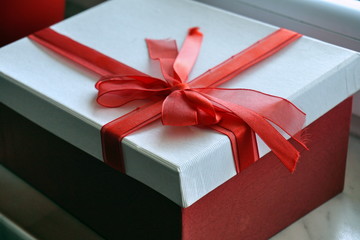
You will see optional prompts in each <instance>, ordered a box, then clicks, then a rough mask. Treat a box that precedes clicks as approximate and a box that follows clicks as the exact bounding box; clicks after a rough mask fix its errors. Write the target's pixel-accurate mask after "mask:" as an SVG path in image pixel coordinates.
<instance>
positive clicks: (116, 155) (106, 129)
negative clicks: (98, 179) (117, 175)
mask: <svg viewBox="0 0 360 240" xmlns="http://www.w3.org/2000/svg"><path fill="white" fill-rule="evenodd" d="M161 107H162V101H158V102H155V103H150V104H147V105H144V106H142V107H140V108H137V109H135V110H133V111H131V112H129V113H128V114H126V115H123V116H122V117H120V118H117V119H115V120H113V121H112V122H110V123H108V124H106V125H104V126H103V127H102V129H101V139H102V147H103V158H104V161H105V163H106V164H107V165H109V166H111V167H112V168H114V169H116V170H118V171H120V172H122V173H125V164H124V157H123V154H122V153H123V152H122V146H121V140H122V139H123V138H124V137H126V136H127V135H129V134H131V133H133V132H135V131H137V130H138V129H140V128H142V127H144V126H146V125H148V124H150V123H152V122H154V121H156V120H158V119H159V118H160V117H161Z"/></svg>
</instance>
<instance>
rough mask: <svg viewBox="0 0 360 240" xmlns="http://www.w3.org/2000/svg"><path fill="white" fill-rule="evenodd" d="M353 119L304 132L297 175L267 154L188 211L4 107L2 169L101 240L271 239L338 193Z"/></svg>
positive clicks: (346, 114) (336, 119)
mask: <svg viewBox="0 0 360 240" xmlns="http://www.w3.org/2000/svg"><path fill="white" fill-rule="evenodd" d="M350 116H351V99H350V98H349V99H347V100H345V101H344V102H342V103H340V104H339V105H338V106H336V107H335V108H334V109H332V110H331V111H329V112H328V113H326V114H325V115H324V116H322V117H321V118H319V119H318V120H317V121H316V122H314V123H313V124H311V125H310V126H309V127H308V129H307V134H308V135H309V137H310V139H311V142H310V143H309V144H308V146H309V148H310V151H303V152H302V156H301V158H300V162H299V164H298V167H297V169H296V171H295V173H294V174H290V173H289V172H288V171H287V170H286V169H285V167H283V166H282V165H281V164H280V162H279V161H278V160H277V159H276V158H275V157H274V155H273V154H272V153H269V154H267V155H266V156H264V157H263V158H262V159H260V160H259V161H258V162H257V163H255V164H254V165H253V166H251V167H250V168H248V169H246V170H245V171H244V172H242V173H241V174H239V175H237V176H235V177H234V178H232V179H230V180H229V181H227V182H226V183H224V184H223V185H222V186H220V187H219V188H217V189H215V190H214V191H212V192H210V193H209V194H208V195H206V196H205V197H204V198H202V199H200V200H199V201H198V202H196V203H195V204H193V205H192V206H190V207H188V208H186V209H181V208H180V207H179V206H177V205H175V204H174V203H173V202H171V201H170V200H168V199H166V198H165V197H164V196H162V195H160V194H159V193H157V192H155V191H153V190H152V189H150V188H148V187H146V186H145V185H143V184H141V183H139V182H137V181H136V180H134V179H131V178H130V177H128V176H125V175H122V174H119V173H118V172H116V171H114V170H112V169H111V168H109V167H107V166H105V165H104V164H103V163H101V162H100V161H99V160H97V159H95V158H93V157H91V156H89V155H88V154H86V153H84V152H82V151H81V150H79V149H77V148H75V147H74V146H72V145H70V144H69V143H67V142H65V141H63V140H61V139H59V138H58V137H56V136H54V135H52V134H51V133H49V132H47V131H46V130H44V129H42V128H40V127H39V126H37V125H35V124H33V123H32V122H30V121H29V120H27V119H25V118H24V117H22V116H20V115H19V114H17V113H15V112H13V111H12V110H10V109H8V108H7V107H5V106H0V120H1V122H0V147H1V148H0V163H1V164H3V165H4V166H6V167H7V168H9V169H11V170H12V171H14V172H15V173H16V174H18V175H19V176H20V177H22V178H24V179H25V180H26V181H28V182H29V183H30V184H32V185H33V186H35V187H36V188H37V189H39V190H40V191H41V192H43V193H44V194H46V195H47V196H48V197H49V198H51V199H52V200H53V201H55V202H56V203H57V204H59V205H60V206H61V207H63V208H64V209H65V210H67V211H68V212H70V213H71V214H72V215H74V216H75V217H76V218H78V219H79V220H80V221H82V222H83V223H84V224H86V225H88V226H89V227H91V228H92V229H93V230H95V231H96V232H97V233H98V234H99V235H101V236H103V237H104V238H106V239H157V240H158V239H166V240H168V239H183V240H201V239H207V240H209V239H210V240H211V239H226V240H231V239H236V240H237V239H242V240H244V239H268V238H269V237H271V236H272V235H274V234H276V233H277V232H278V231H280V230H281V229H283V228H285V227H286V226H288V225H289V224H291V223H292V222H294V221H295V220H297V219H299V218H300V217H302V216H303V215H305V214H306V213H308V212H309V211H311V210H312V209H314V208H316V207H317V206H319V205H321V204H322V203H323V202H325V201H327V200H328V199H330V198H331V197H333V196H335V195H336V194H338V193H340V192H341V191H342V189H343V184H344V173H345V162H346V154H347V145H348V136H349V123H350ZM74 183H76V184H74Z"/></svg>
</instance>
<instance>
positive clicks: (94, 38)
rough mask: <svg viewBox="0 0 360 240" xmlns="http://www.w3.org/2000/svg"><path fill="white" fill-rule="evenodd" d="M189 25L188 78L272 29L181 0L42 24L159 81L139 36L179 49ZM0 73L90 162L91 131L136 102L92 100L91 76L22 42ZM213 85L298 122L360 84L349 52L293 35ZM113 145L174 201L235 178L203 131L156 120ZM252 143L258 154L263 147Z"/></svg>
mask: <svg viewBox="0 0 360 240" xmlns="http://www.w3.org/2000/svg"><path fill="white" fill-rule="evenodd" d="M194 26H198V27H200V29H201V31H202V32H203V33H204V41H203V45H202V48H201V52H200V55H199V57H198V60H197V62H196V65H195V67H194V69H193V71H192V73H191V75H190V78H189V79H190V80H191V79H193V78H194V77H196V76H199V75H200V74H202V73H203V72H205V71H206V70H208V69H210V68H212V67H214V66H215V65H217V64H219V63H220V62H222V61H224V60H226V59H228V58H229V57H231V56H232V55H234V54H236V53H238V52H239V51H241V50H243V49H245V48H246V47H248V46H250V45H251V44H253V43H255V42H256V41H258V40H260V39H261V38H263V37H265V36H267V35H269V34H270V33H272V32H274V31H275V30H276V29H277V28H276V27H274V26H270V25H267V24H263V23H260V22H257V21H253V20H250V19H248V18H245V17H241V16H236V15H234V14H231V13H228V12H225V11H222V10H218V9H215V8H212V7H209V6H206V5H203V4H200V3H196V2H191V1H184V0H183V1H176V0H171V1H170V0H152V1H148V0H133V1H125V0H118V1H109V2H106V3H104V4H101V5H99V6H97V7H95V8H93V9H90V10H88V11H85V12H83V13H81V14H79V15H77V16H74V17H72V18H69V19H67V20H65V21H63V22H61V23H58V24H56V25H54V26H52V28H53V29H54V30H56V31H58V32H59V33H62V34H64V35H67V36H69V37H71V38H73V39H74V40H76V41H78V42H80V43H82V44H85V45H87V46H89V47H91V48H94V49H96V50H98V51H100V52H102V53H104V54H106V55H108V56H110V57H112V58H115V59H117V60H119V61H121V62H123V63H125V64H127V65H129V66H131V67H133V68H135V69H138V70H139V71H142V72H145V73H147V74H149V75H152V76H155V77H161V73H160V69H159V66H158V65H157V63H155V62H153V61H151V60H149V58H148V53H147V48H146V44H145V41H144V39H145V38H152V39H164V38H174V39H176V40H177V42H178V45H181V43H182V41H183V40H184V37H185V35H186V33H187V30H188V28H190V27H194ZM0 76H1V77H2V79H1V80H0V87H1V89H3V91H2V93H1V94H0V99H1V101H2V102H4V103H5V104H7V105H9V106H11V107H13V108H14V109H15V110H17V111H19V112H20V113H22V114H23V115H25V116H27V117H29V118H30V119H32V120H33V121H35V122H36V123H38V124H39V125H41V126H43V127H44V128H46V129H48V130H49V131H50V132H53V133H55V134H56V135H58V136H59V137H61V138H63V139H65V140H67V141H68V142H70V143H72V144H73V145H75V146H77V147H79V148H81V149H82V150H84V151H85V152H88V153H89V154H91V155H93V156H95V157H97V158H98V159H102V155H101V142H100V128H101V127H102V126H103V125H104V124H106V123H108V122H110V121H112V120H113V119H116V118H117V117H119V116H121V115H123V114H125V113H127V112H129V111H130V110H132V109H133V108H134V107H135V106H138V105H139V104H140V105H141V103H139V102H137V103H134V104H129V105H127V106H126V107H122V108H116V109H108V108H103V107H101V106H98V105H97V104H96V102H95V97H96V94H97V92H96V89H95V88H94V84H95V82H96V81H97V80H98V78H99V77H98V76H96V75H95V74H92V73H89V72H87V71H85V70H84V69H82V68H79V67H78V66H77V65H76V64H73V63H71V62H69V61H67V60H64V59H63V58H62V57H59V56H58V55H56V54H55V53H52V52H51V51H49V50H47V49H45V48H43V47H41V46H39V45H38V44H36V43H34V42H32V41H30V40H29V39H27V38H24V39H21V40H19V41H17V42H15V43H12V44H10V45H8V46H5V47H3V48H1V49H0ZM222 87H229V88H250V89H255V90H259V91H262V92H265V93H268V94H272V95H277V96H280V97H284V98H286V99H288V100H290V101H292V102H293V103H294V104H295V105H297V106H298V107H299V108H300V109H302V110H303V111H304V112H305V113H306V114H307V120H306V125H308V124H310V123H312V122H313V121H315V120H316V119H317V118H319V117H320V116H321V115H323V114H324V113H326V112H327V111H329V110H330V109H331V108H333V107H334V106H335V105H337V104H338V103H339V102H341V101H343V100H344V99H346V98H347V97H349V96H350V95H352V94H353V93H354V92H355V91H357V90H358V89H360V58H359V54H358V53H356V52H353V51H350V50H346V49H343V48H340V47H336V46H333V45H330V44H326V43H323V42H320V41H317V40H314V39H311V38H308V37H302V38H301V39H299V40H298V41H296V42H295V43H293V44H291V45H290V46H288V47H286V49H284V50H282V51H281V52H279V53H277V54H276V55H274V56H272V57H271V59H267V60H265V61H263V62H261V63H259V64H258V65H256V66H254V67H252V68H251V69H249V70H247V71H246V72H244V73H242V74H241V75H239V76H238V77H236V78H235V79H234V80H232V81H231V82H228V83H226V84H223V85H222ZM122 144H123V149H124V155H125V165H126V169H127V174H128V175H130V176H132V177H134V178H136V179H138V180H139V181H141V182H143V183H144V184H146V185H148V186H150V187H152V188H153V189H155V190H157V191H159V192H160V193H162V194H163V195H165V196H167V197H168V198H169V199H171V200H173V201H174V202H176V203H177V204H179V205H180V206H183V207H187V206H190V205H191V204H193V203H194V202H196V201H197V200H199V199H200V198H201V197H203V196H204V195H206V194H207V193H209V192H210V191H212V190H213V189H215V188H216V187H218V186H219V185H221V184H223V183H224V182H225V181H227V180H228V179H230V178H231V177H233V176H234V175H235V174H236V172H235V168H234V163H233V159H232V153H231V149H230V144H229V140H228V138H227V137H226V136H224V135H221V134H219V133H216V132H214V131H211V130H204V129H199V128H196V127H169V126H162V125H161V123H160V122H156V123H154V124H151V125H149V126H147V127H145V128H143V129H141V130H139V131H137V132H136V133H134V134H132V135H130V136H128V137H126V138H125V139H124V140H123V142H122ZM258 144H259V149H260V155H261V156H263V155H264V154H266V153H267V152H269V149H268V148H267V147H266V146H264V144H263V143H262V142H261V141H259V143H258ZM279 164H281V163H280V162H279ZM284 169H285V167H284ZM289 174H290V173H289Z"/></svg>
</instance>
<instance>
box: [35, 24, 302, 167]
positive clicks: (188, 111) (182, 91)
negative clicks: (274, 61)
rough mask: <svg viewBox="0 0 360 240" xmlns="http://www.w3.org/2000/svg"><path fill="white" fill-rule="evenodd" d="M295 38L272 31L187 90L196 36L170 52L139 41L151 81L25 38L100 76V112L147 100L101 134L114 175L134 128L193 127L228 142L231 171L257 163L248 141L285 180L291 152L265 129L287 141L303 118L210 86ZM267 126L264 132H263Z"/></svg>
mask: <svg viewBox="0 0 360 240" xmlns="http://www.w3.org/2000/svg"><path fill="white" fill-rule="evenodd" d="M299 37H301V35H300V34H298V33H295V32H292V31H289V30H286V29H279V30H277V31H275V32H274V33H272V34H271V35H269V36H267V37H265V38H264V39H262V40H260V41H259V42H257V43H255V44H253V45H252V46H250V47H249V48H247V49H245V50H244V51H242V52H240V53H238V54H236V55H234V56H233V57H231V58H230V59H228V60H226V61H225V62H223V63H221V64H220V65H218V66H216V67H214V68H213V69H210V70H208V71H207V72H205V73H204V74H202V75H200V76H199V77H197V78H195V79H194V80H192V81H191V82H187V80H188V75H189V73H190V71H191V69H192V67H193V65H194V63H195V61H196V58H197V56H198V53H199V50H200V46H201V42H202V38H203V35H202V33H201V32H199V30H198V29H197V28H192V29H190V31H189V33H188V35H187V37H186V39H185V41H184V44H183V46H182V48H181V50H180V52H178V50H177V47H176V42H175V40H150V39H146V43H147V46H148V50H149V54H150V57H151V58H152V59H155V60H158V61H159V62H160V66H161V70H162V74H163V76H164V79H165V80H162V79H157V78H153V77H151V76H148V75H146V74H144V73H141V72H139V71H137V70H135V69H133V68H131V67H129V66H126V65H125V64H123V63H120V62H118V61H116V60H114V59H112V58H110V57H108V56H105V55H103V54H101V53H99V52H97V51H95V50H93V49H91V48H88V47H86V46H84V45H82V44H80V43H78V42H76V41H74V40H72V39H70V38H68V37H66V36H64V35H61V34H59V33H57V32H55V31H53V30H51V29H49V28H48V29H44V30H42V31H39V32H37V33H35V34H33V35H30V36H29V38H31V39H32V40H35V41H36V42H38V43H40V44H42V45H44V46H46V47H47V48H49V49H52V50H53V51H55V52H57V53H59V54H61V55H63V56H64V57H66V58H68V59H71V60H72V61H74V62H76V63H78V64H80V65H82V66H84V67H86V68H88V69H90V70H92V71H94V72H95V73H98V74H99V75H101V76H103V77H102V78H101V79H100V80H99V81H98V82H97V83H96V88H97V89H98V90H99V93H98V98H97V101H98V103H99V104H101V105H103V106H105V107H120V106H122V105H124V104H126V103H128V102H131V101H134V100H139V99H148V100H151V102H150V103H149V104H146V105H144V106H141V107H139V108H137V109H135V110H133V111H131V112H130V113H128V114H126V115H124V116H122V117H120V118H118V119H115V120H114V121H112V122H110V123H108V124H106V125H105V126H103V127H102V130H101V133H102V144H103V154H104V160H105V162H106V163H107V164H109V165H110V166H112V167H113V168H115V169H118V170H120V171H122V172H124V171H125V167H124V165H123V164H124V163H123V160H122V149H121V144H120V142H121V140H122V139H123V138H124V137H125V136H127V135H129V134H131V133H132V132H134V131H136V130H138V129H140V128H141V127H143V126H145V125H147V124H149V123H151V122H154V121H156V120H158V119H161V120H162V123H163V124H164V125H172V126H190V125H193V126H200V127H207V128H211V129H214V130H216V131H218V132H220V133H223V134H226V135H227V136H228V137H229V139H230V141H231V147H232V151H233V156H234V162H235V166H236V171H237V172H240V171H241V170H243V169H245V168H246V167H248V166H249V165H250V164H252V163H254V162H255V161H256V160H257V159H258V158H259V156H258V150H257V144H256V139H255V133H256V134H258V135H259V137H260V138H262V140H263V141H264V142H265V143H266V144H267V145H268V146H269V147H270V149H271V150H272V151H273V152H274V153H275V154H276V156H277V157H278V158H279V159H280V161H281V162H282V163H283V164H284V165H285V166H286V167H287V168H288V169H289V170H290V171H291V172H293V171H294V169H295V166H296V162H297V161H298V158H299V152H298V151H297V150H296V148H295V147H294V146H293V145H291V144H290V143H289V142H288V141H287V140H286V139H285V138H284V137H283V136H282V135H281V134H280V133H279V132H278V131H277V130H276V129H275V128H274V127H273V126H272V124H274V125H277V126H278V127H280V128H281V129H282V130H283V131H285V132H286V133H287V134H288V135H290V136H292V137H293V138H294V139H295V140H297V141H298V142H299V143H300V144H301V145H303V146H304V147H305V148H306V146H305V145H304V144H303V143H302V142H301V141H300V140H299V139H298V138H297V137H296V136H295V135H296V133H298V132H300V131H301V129H302V126H303V124H304V122H305V114H304V113H303V112H302V111H301V110H299V109H298V108H297V107H296V106H295V105H293V104H292V103H291V102H289V101H288V100H286V99H283V98H280V97H277V96H272V95H268V94H265V93H261V92H258V91H255V90H250V89H224V88H215V87H216V86H218V85H220V84H222V83H224V82H226V81H228V80H230V79H232V78H233V77H235V76H236V75H238V74H239V73H241V72H242V71H244V70H245V69H247V68H249V67H251V66H252V65H254V64H256V63H257V62H259V61H261V60H263V59H265V58H267V57H269V56H270V55H272V54H274V53H276V52H277V51H279V50H281V49H282V48H284V47H285V46H287V45H288V44H290V43H292V42H293V41H295V40H296V39H298V38H299ZM271 123H272V124H271Z"/></svg>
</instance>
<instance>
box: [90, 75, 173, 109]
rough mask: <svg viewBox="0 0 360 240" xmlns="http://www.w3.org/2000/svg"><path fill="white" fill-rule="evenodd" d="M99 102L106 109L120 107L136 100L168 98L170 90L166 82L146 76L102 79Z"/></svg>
mask: <svg viewBox="0 0 360 240" xmlns="http://www.w3.org/2000/svg"><path fill="white" fill-rule="evenodd" d="M95 86H96V88H97V89H98V91H99V92H98V97H97V99H96V100H97V102H98V103H99V104H100V105H102V106H105V107H119V106H122V105H124V104H126V103H128V102H131V101H134V100H142V99H151V98H152V97H155V96H156V97H158V96H166V95H167V94H168V93H169V92H170V90H169V86H168V84H167V83H166V82H164V81H162V80H160V79H157V78H152V77H146V76H109V77H102V78H101V79H100V80H99V81H98V82H97V83H96V85H95Z"/></svg>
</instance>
